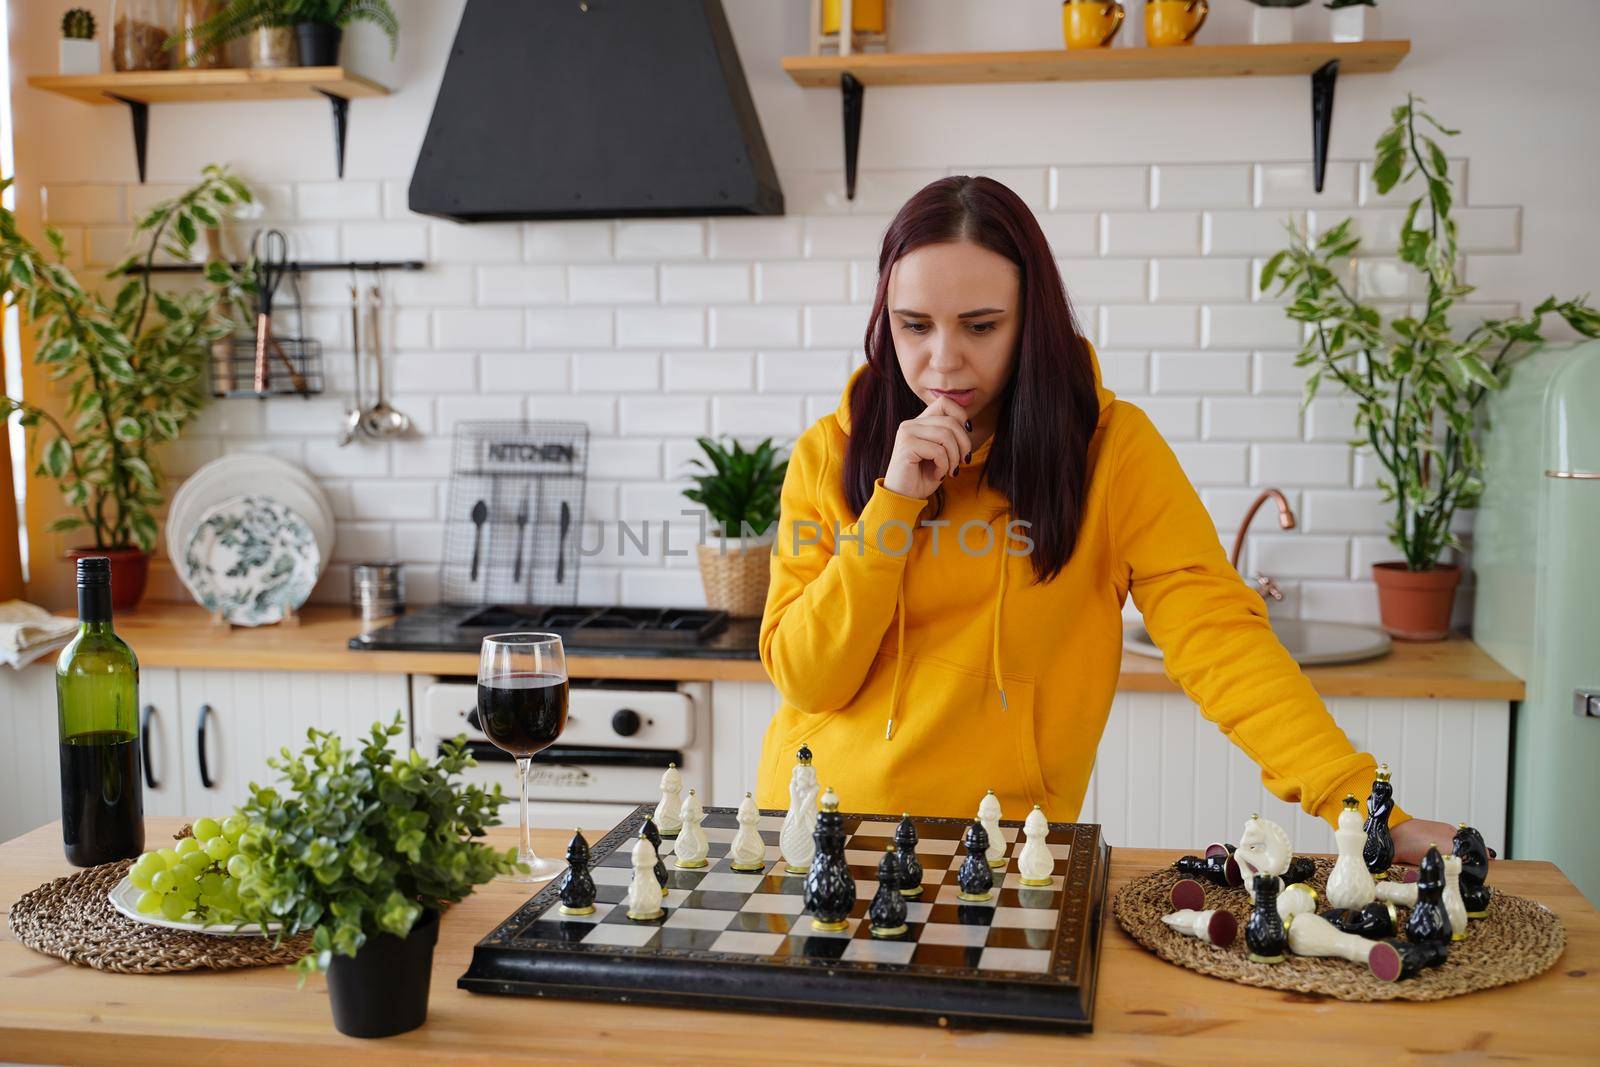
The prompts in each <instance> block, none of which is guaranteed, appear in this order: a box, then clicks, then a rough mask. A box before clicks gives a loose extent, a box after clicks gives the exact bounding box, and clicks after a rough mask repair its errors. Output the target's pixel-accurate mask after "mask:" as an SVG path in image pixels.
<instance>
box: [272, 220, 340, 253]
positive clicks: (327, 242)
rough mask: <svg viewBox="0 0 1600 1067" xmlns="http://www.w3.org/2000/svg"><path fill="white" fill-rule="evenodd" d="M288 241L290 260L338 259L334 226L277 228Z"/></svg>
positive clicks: (337, 244) (337, 236)
mask: <svg viewBox="0 0 1600 1067" xmlns="http://www.w3.org/2000/svg"><path fill="white" fill-rule="evenodd" d="M278 229H280V230H282V231H283V235H284V236H285V237H287V238H288V239H289V258H290V259H338V258H339V227H337V226H334V225H311V226H279V227H278Z"/></svg>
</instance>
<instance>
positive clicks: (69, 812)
mask: <svg viewBox="0 0 1600 1067" xmlns="http://www.w3.org/2000/svg"><path fill="white" fill-rule="evenodd" d="M78 623H79V625H78V635H77V636H76V637H74V638H73V639H72V640H71V641H70V642H69V643H68V644H67V647H66V648H64V649H62V650H61V657H60V658H59V659H58V660H56V714H57V723H58V726H59V728H60V738H61V838H62V843H63V844H64V845H65V846H66V852H67V860H68V861H69V862H71V863H73V864H76V865H77V866H79V867H92V866H94V865H95V864H97V863H109V862H110V861H112V860H119V859H131V858H132V857H134V856H137V855H138V854H139V853H140V852H142V851H144V780H143V767H142V761H141V760H140V758H139V661H138V660H137V659H135V658H134V655H133V649H131V648H129V647H128V646H127V645H126V644H125V643H124V642H123V640H122V638H120V637H118V636H117V635H116V633H115V632H114V631H113V630H112V629H111V561H110V560H109V559H107V558H106V557H105V556H90V557H88V558H86V559H80V560H78Z"/></svg>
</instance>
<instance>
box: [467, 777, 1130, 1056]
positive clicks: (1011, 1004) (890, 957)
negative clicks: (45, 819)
mask: <svg viewBox="0 0 1600 1067" xmlns="http://www.w3.org/2000/svg"><path fill="white" fill-rule="evenodd" d="M650 812H651V809H650V808H648V807H640V808H638V809H637V810H635V811H634V812H633V814H632V815H630V816H628V817H627V818H625V819H624V820H622V822H621V823H619V824H618V825H617V827H616V828H615V829H613V830H612V831H611V832H610V833H608V834H607V835H606V836H605V837H604V838H602V839H601V840H600V841H599V842H597V843H594V844H593V846H592V860H591V864H592V873H593V875H594V881H595V887H596V890H597V896H596V902H595V912H594V914H593V915H586V916H581V917H574V916H566V915H562V914H561V913H560V911H559V906H560V901H559V900H558V898H557V894H558V888H557V886H558V883H559V881H560V879H559V876H558V878H557V879H556V881H554V882H552V883H550V884H549V885H548V886H547V887H545V888H544V889H543V890H541V891H540V892H539V893H538V894H537V895H536V896H534V897H533V898H532V899H530V900H529V901H527V903H525V904H523V905H522V907H520V908H518V909H517V910H516V911H515V912H513V913H512V914H511V916H510V917H508V918H507V919H506V920H505V921H504V922H502V923H501V924H500V925H499V926H498V927H497V928H496V929H495V930H494V931H493V932H492V933H490V934H489V935H488V936H487V937H485V938H484V939H483V940H482V941H480V942H479V943H478V944H477V946H476V947H475V948H474V950H473V954H472V965H471V966H470V967H469V968H468V970H467V972H466V974H464V975H463V976H462V977H461V979H460V980H459V982H458V983H457V984H458V985H459V986H460V987H461V988H463V989H469V990H472V991H474V992H478V993H512V994H523V995H528V996H541V997H572V998H579V999H589V1000H607V1001H614V1002H634V1003H649V1004H674V1005H687V1006H692V1007H700V1008H715V1009H732V1010H749V1011H768V1012H783V1013H794V1014H816V1015H825V1016H834V1017H841V1018H856V1019H861V1018H868V1019H891V1020H901V1021H908V1022H922V1023H934V1024H937V1025H941V1026H943V1025H956V1026H1014V1027H1026V1028H1033V1029H1052V1030H1088V1029H1091V1028H1092V1021H1093V1012H1094V990H1095V975H1096V971H1097V969H1098V966H1099V947H1100V928H1101V919H1102V908H1103V906H1104V901H1105V886H1106V874H1107V871H1108V868H1109V866H1110V848H1109V846H1107V845H1106V844H1105V843H1104V842H1103V841H1102V840H1101V837H1100V828H1099V827H1098V826H1095V825H1086V824H1075V823H1051V824H1050V834H1049V837H1048V838H1047V839H1046V840H1047V843H1048V846H1049V849H1050V851H1051V853H1052V854H1053V855H1054V857H1055V861H1056V864H1055V873H1054V875H1053V877H1052V878H1051V884H1050V886H1049V887H1048V888H1043V887H1041V888H1029V887H1026V886H1023V885H1022V884H1021V879H1020V876H1019V875H1018V874H1017V868H1016V852H1017V849H1018V848H1019V847H1020V845H1019V844H1018V840H1019V838H1020V835H1021V823H1020V822H1016V821H1005V822H1002V823H1001V826H1002V828H1003V830H1002V832H1003V834H1004V837H1005V841H1006V867H1005V869H1004V870H1003V871H1001V870H998V869H997V870H995V871H994V885H995V889H994V893H993V895H992V898H991V899H990V901H989V902H987V903H984V904H969V903H966V902H963V901H960V900H958V899H957V893H958V887H957V885H956V872H957V870H958V869H959V867H960V866H961V861H962V860H963V859H964V858H965V854H964V852H963V851H962V849H961V848H960V838H961V835H962V833H963V832H964V831H965V829H966V827H967V826H968V825H969V823H968V822H967V821H966V820H962V819H932V818H926V819H925V818H915V817H914V818H913V821H914V822H915V823H916V826H917V833H918V835H919V837H920V841H919V842H918V845H917V857H918V859H919V860H920V861H921V863H922V869H923V881H922V886H923V892H922V896H921V898H920V899H910V900H908V901H907V912H908V914H907V917H906V918H907V927H908V928H907V932H906V933H905V934H903V935H901V936H900V937H897V938H889V939H880V938H875V937H872V936H871V934H870V932H869V928H870V924H869V923H868V921H867V920H866V913H867V905H868V904H869V903H870V902H871V900H872V897H873V894H874V893H876V892H877V888H878V885H877V869H878V861H879V860H880V859H881V858H882V856H883V852H884V847H885V846H886V845H887V844H889V843H890V841H892V839H893V833H894V828H895V825H896V823H897V822H898V821H899V820H898V819H896V818H889V817H884V816H862V815H846V816H845V822H844V825H845V832H846V834H847V837H846V841H845V859H846V861H847V862H848V864H849V866H850V871H851V874H852V875H854V877H855V882H856V904H855V907H854V909H853V910H852V911H851V913H850V919H849V926H848V928H847V929H846V930H843V931H840V932H838V933H827V932H819V931H816V930H813V929H812V925H811V916H809V915H808V914H805V912H804V903H803V895H802V894H803V892H804V882H805V879H804V877H803V876H791V875H787V874H786V873H784V863H783V861H782V859H781V858H780V857H779V851H778V831H779V829H780V828H781V826H782V825H783V813H782V812H781V811H776V812H775V811H763V812H762V814H761V819H760V822H759V823H758V828H759V830H760V833H761V837H762V839H763V840H764V841H765V842H766V848H767V854H766V860H767V863H766V868H765V870H763V871H761V872H759V873H749V874H742V873H739V872H737V871H734V870H732V869H731V867H730V866H729V863H728V856H727V854H728V846H729V843H730V842H731V841H732V840H733V837H734V834H735V832H736V831H737V828H738V823H737V821H736V819H735V812H734V809H732V808H707V809H706V819H705V823H704V824H703V825H704V828H705V832H706V838H707V840H708V841H709V842H710V854H709V856H708V859H709V861H710V864H709V866H706V867H703V868H701V869H699V870H679V869H677V868H676V867H674V866H673V856H672V847H673V844H674V841H673V839H672V838H667V839H664V840H663V841H662V854H663V859H664V860H665V862H666V865H667V871H668V883H669V884H668V889H667V893H666V899H665V902H664V908H665V913H664V915H663V917H662V918H661V919H658V920H656V921H654V922H645V923H641V922H635V921H633V920H630V919H629V918H628V917H627V909H626V907H625V906H624V904H623V903H622V902H623V900H624V899H625V897H626V895H627V891H628V882H629V880H630V879H631V877H632V866H631V850H632V848H633V843H634V842H635V841H636V840H637V839H638V835H639V828H640V827H641V826H642V825H643V823H644V820H645V819H646V818H647V817H648V816H649V814H650Z"/></svg>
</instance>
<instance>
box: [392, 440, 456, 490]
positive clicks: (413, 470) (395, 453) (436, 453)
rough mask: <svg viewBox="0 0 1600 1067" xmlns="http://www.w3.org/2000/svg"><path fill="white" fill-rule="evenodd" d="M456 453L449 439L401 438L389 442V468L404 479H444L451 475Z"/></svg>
mask: <svg viewBox="0 0 1600 1067" xmlns="http://www.w3.org/2000/svg"><path fill="white" fill-rule="evenodd" d="M429 432H430V433H431V432H432V430H431V429H430V431H429ZM454 452H455V448H454V443H453V442H452V441H451V439H450V438H449V437H433V438H401V439H399V440H395V441H390V442H389V466H390V469H391V470H393V471H394V473H395V474H396V475H397V476H398V477H402V478H421V477H425V476H429V475H431V476H433V477H436V478H444V477H448V476H449V474H450V467H451V462H452V460H453V458H454Z"/></svg>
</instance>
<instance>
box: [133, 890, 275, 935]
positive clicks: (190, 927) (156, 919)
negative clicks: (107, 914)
mask: <svg viewBox="0 0 1600 1067" xmlns="http://www.w3.org/2000/svg"><path fill="white" fill-rule="evenodd" d="M142 892H144V890H142V889H140V888H138V887H137V886H135V885H134V884H133V883H132V882H130V881H128V876H127V875H123V876H122V881H120V882H118V883H117V884H116V885H114V886H112V887H111V892H110V893H108V894H106V896H107V899H109V900H110V901H111V906H112V907H113V908H116V909H117V910H118V911H119V912H121V913H122V914H123V915H126V916H127V917H128V918H130V919H132V920H133V921H134V922H136V923H142V924H144V925H145V926H164V927H166V928H167V929H168V930H187V931H188V932H189V933H191V934H209V935H211V936H212V937H266V936H268V935H270V934H275V933H277V932H278V931H279V930H281V929H283V924H282V923H268V924H267V929H266V932H265V933H263V932H262V930H261V927H259V926H257V925H256V924H255V923H246V924H245V925H243V926H234V925H232V924H231V923H211V924H209V925H208V924H206V923H199V922H183V921H181V920H180V921H174V920H172V919H169V918H167V917H166V916H165V915H140V914H139V911H138V909H137V908H136V907H135V905H136V904H138V902H139V894H140V893H142Z"/></svg>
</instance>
